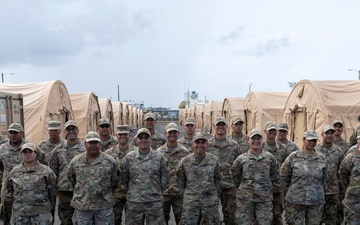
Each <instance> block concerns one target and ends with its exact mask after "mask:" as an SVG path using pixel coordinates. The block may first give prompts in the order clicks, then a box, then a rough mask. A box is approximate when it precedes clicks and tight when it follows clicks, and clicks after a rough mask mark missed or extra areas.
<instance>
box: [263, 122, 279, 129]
mask: <svg viewBox="0 0 360 225" xmlns="http://www.w3.org/2000/svg"><path fill="white" fill-rule="evenodd" d="M273 129H275V130H277V126H276V123H275V122H273V121H269V122H267V123H266V124H265V130H273Z"/></svg>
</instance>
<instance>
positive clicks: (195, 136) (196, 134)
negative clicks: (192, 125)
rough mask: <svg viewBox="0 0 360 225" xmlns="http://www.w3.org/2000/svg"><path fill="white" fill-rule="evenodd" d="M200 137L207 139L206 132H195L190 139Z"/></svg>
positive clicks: (194, 139)
mask: <svg viewBox="0 0 360 225" xmlns="http://www.w3.org/2000/svg"><path fill="white" fill-rule="evenodd" d="M200 139H203V140H206V141H207V140H208V139H207V137H206V134H204V133H203V132H196V133H195V135H194V137H193V139H192V141H196V140H200Z"/></svg>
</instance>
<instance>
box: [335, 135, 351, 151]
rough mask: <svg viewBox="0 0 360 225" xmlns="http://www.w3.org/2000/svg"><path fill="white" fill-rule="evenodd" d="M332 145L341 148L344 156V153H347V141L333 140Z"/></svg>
mask: <svg viewBox="0 0 360 225" xmlns="http://www.w3.org/2000/svg"><path fill="white" fill-rule="evenodd" d="M334 144H336V145H337V146H339V147H340V148H341V150H342V151H343V153H344V155H346V152H347V151H349V148H350V144H349V143H348V142H347V141H345V140H343V139H340V140H334Z"/></svg>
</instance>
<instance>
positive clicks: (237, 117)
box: [231, 116, 244, 124]
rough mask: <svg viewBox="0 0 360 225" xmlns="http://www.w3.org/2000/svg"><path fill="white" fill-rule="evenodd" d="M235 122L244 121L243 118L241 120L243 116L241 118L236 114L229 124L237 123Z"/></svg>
mask: <svg viewBox="0 0 360 225" xmlns="http://www.w3.org/2000/svg"><path fill="white" fill-rule="evenodd" d="M237 122H241V123H243V122H244V120H243V118H242V117H240V116H236V117H234V118H233V119H232V121H231V124H235V123H237Z"/></svg>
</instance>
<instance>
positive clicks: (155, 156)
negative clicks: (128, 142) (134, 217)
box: [120, 149, 169, 202]
mask: <svg viewBox="0 0 360 225" xmlns="http://www.w3.org/2000/svg"><path fill="white" fill-rule="evenodd" d="M120 172H121V184H122V185H124V187H125V189H126V190H127V195H126V199H127V201H130V202H155V201H162V200H163V194H162V192H163V191H164V190H165V187H166V185H167V182H168V179H169V171H168V167H167V165H166V159H165V157H164V156H163V155H162V154H161V153H160V152H157V151H154V150H153V149H150V152H149V153H148V154H147V155H146V156H145V157H143V155H142V154H140V152H139V150H138V149H136V150H134V151H132V152H130V153H128V154H127V155H126V156H125V157H124V158H123V163H122V165H121V168H120Z"/></svg>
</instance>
